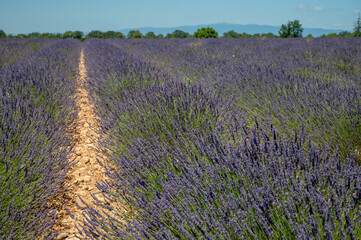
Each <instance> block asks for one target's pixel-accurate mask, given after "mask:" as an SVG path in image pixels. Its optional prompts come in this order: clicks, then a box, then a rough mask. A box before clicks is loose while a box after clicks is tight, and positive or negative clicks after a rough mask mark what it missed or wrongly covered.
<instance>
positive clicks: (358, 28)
mask: <svg viewBox="0 0 361 240" xmlns="http://www.w3.org/2000/svg"><path fill="white" fill-rule="evenodd" d="M278 34H279V35H275V34H273V33H256V34H248V33H245V32H243V33H237V32H236V31H234V30H230V31H228V32H225V33H224V34H223V36H222V38H276V37H281V38H290V37H302V36H303V27H302V24H301V23H300V22H299V20H294V21H288V23H287V24H282V26H281V28H280V30H279V32H278ZM306 37H313V36H312V35H311V34H308V35H307V36H306ZM320 37H361V17H360V15H359V16H358V18H357V20H356V21H355V24H354V31H353V32H349V31H343V32H340V33H329V34H323V35H321V36H320ZM0 38H59V39H66V38H75V39H79V40H84V39H89V38H102V39H106V38H129V39H132V38H218V32H217V31H216V30H214V29H213V28H211V27H206V28H200V29H198V30H197V31H196V32H194V33H193V35H192V34H190V33H187V32H184V31H182V30H175V31H173V32H172V33H168V34H166V35H165V36H164V35H163V34H158V35H156V34H155V33H154V32H148V33H146V34H144V35H143V34H142V33H141V32H140V31H139V30H131V31H129V32H128V34H127V35H124V34H123V33H121V32H116V31H106V32H102V31H99V30H94V31H91V32H89V33H88V34H86V35H85V34H84V32H82V31H66V32H65V33H63V34H62V33H39V32H32V33H29V34H18V35H12V34H9V35H6V33H5V32H4V31H3V30H0Z"/></svg>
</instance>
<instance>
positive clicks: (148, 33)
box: [145, 32, 156, 38]
mask: <svg viewBox="0 0 361 240" xmlns="http://www.w3.org/2000/svg"><path fill="white" fill-rule="evenodd" d="M155 37H156V36H155V34H154V32H147V33H146V34H145V38H155Z"/></svg>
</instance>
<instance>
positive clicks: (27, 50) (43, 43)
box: [0, 39, 57, 69]
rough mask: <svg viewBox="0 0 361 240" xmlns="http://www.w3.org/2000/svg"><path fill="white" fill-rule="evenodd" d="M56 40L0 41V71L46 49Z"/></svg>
mask: <svg viewBox="0 0 361 240" xmlns="http://www.w3.org/2000/svg"><path fill="white" fill-rule="evenodd" d="M55 41H57V40H56V39H0V69H1V68H3V67H5V66H9V65H11V64H13V63H15V62H16V61H18V60H20V59H21V58H23V57H25V56H27V55H29V54H31V53H34V52H36V51H38V50H40V49H41V48H43V47H47V46H49V45H50V44H52V43H54V42H55Z"/></svg>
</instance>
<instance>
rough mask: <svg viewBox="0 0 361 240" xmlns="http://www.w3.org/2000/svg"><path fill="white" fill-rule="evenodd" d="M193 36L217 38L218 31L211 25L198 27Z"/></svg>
mask: <svg viewBox="0 0 361 240" xmlns="http://www.w3.org/2000/svg"><path fill="white" fill-rule="evenodd" d="M193 36H194V37H195V38H217V37H218V33H217V32H216V30H214V29H213V28H211V27H206V28H201V29H198V30H197V31H196V32H195V33H194V35H193Z"/></svg>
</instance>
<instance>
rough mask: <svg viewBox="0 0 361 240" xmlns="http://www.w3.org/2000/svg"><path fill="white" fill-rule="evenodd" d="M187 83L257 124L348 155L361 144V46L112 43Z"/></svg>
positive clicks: (356, 42)
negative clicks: (231, 101) (233, 105)
mask: <svg viewBox="0 0 361 240" xmlns="http://www.w3.org/2000/svg"><path fill="white" fill-rule="evenodd" d="M108 42H109V43H111V44H113V45H115V46H117V47H119V48H121V49H123V50H125V51H128V52H129V53H131V54H133V55H136V56H138V57H142V58H143V59H146V60H147V61H150V62H153V63H154V64H156V65H158V66H162V67H164V68H166V69H168V70H169V71H170V72H171V73H173V75H176V76H179V75H180V76H181V78H182V79H183V81H185V82H189V83H200V84H202V85H203V86H206V87H210V88H213V89H214V90H215V91H217V92H220V93H221V94H222V95H223V96H224V97H225V98H226V99H227V98H229V97H230V96H232V98H233V99H234V101H235V103H236V105H238V111H241V112H243V113H244V114H247V115H248V121H249V123H250V124H251V125H252V124H254V119H255V117H257V119H258V121H259V123H260V124H261V125H264V126H267V125H269V122H272V123H273V124H274V126H275V127H276V128H277V129H278V130H279V131H280V132H281V133H282V135H284V136H290V134H292V132H293V129H297V130H302V129H304V131H305V132H306V133H308V134H309V135H313V141H314V142H315V143H316V144H322V143H323V142H324V141H325V140H327V142H329V143H330V144H331V145H332V146H333V148H334V149H335V148H339V149H340V150H341V151H342V152H343V154H344V155H346V154H348V153H351V152H355V151H356V152H358V151H359V148H360V147H359V146H360V144H361V128H360V120H361V119H360V117H359V116H360V110H361V108H360V105H361V104H360V103H361V98H360V94H359V93H360V90H361V85H360V83H361V82H360V79H361V68H360V66H361V50H360V48H359V46H360V43H361V40H360V39H359V38H354V39H312V40H309V39H264V40H261V39H208V40H186V41H183V40H167V39H164V40H157V41H154V40H149V41H148V40H147V41H139V40H126V41H119V40H108Z"/></svg>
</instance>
